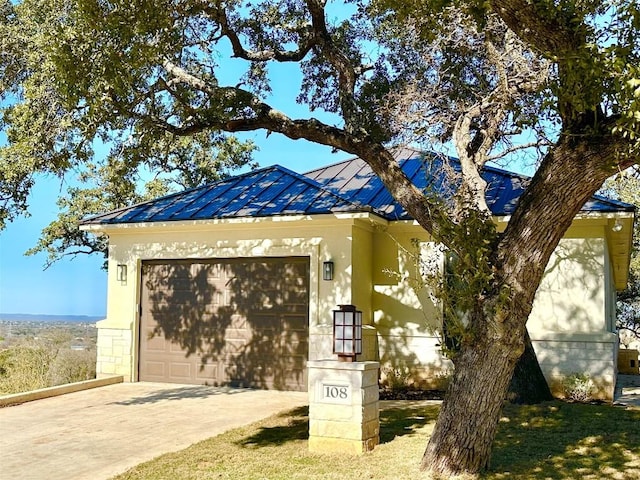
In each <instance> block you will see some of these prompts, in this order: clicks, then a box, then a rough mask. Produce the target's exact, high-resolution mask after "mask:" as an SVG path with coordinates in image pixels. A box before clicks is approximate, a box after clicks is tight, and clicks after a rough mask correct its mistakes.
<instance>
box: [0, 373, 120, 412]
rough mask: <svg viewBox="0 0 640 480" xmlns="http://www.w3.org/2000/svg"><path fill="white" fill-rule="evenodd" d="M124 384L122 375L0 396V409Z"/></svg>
mask: <svg viewBox="0 0 640 480" xmlns="http://www.w3.org/2000/svg"><path fill="white" fill-rule="evenodd" d="M122 382H124V377H123V376H122V375H113V376H109V377H103V378H96V379H93V380H85V381H83V382H75V383H67V384H65V385H57V386H55V387H47V388H41V389H39V390H32V391H31V392H23V393H13V394H10V395H2V396H0V408H2V407H9V406H11V405H19V404H21V403H25V402H32V401H34V400H40V399H42V398H49V397H56V396H58V395H64V394H66V393H73V392H79V391H81V390H88V389H90V388H97V387H104V386H106V385H113V384H115V383H122Z"/></svg>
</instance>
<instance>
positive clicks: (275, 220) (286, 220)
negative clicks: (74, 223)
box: [80, 212, 388, 234]
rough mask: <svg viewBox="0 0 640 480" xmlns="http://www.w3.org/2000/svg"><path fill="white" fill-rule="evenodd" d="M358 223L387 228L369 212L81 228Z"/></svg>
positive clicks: (105, 230) (118, 229) (97, 230)
mask: <svg viewBox="0 0 640 480" xmlns="http://www.w3.org/2000/svg"><path fill="white" fill-rule="evenodd" d="M355 220H367V221H370V222H373V223H377V224H384V225H386V224H388V221H387V220H385V219H384V218H382V217H380V216H378V215H376V214H374V213H370V212H355V213H334V214H318V215H279V216H277V215H276V216H270V217H257V218H256V217H242V218H222V219H208V220H178V221H169V222H137V223H101V224H98V223H94V224H85V225H80V230H82V231H85V232H93V233H106V234H108V233H111V232H125V231H134V230H135V231H139V230H142V229H146V230H149V229H153V230H156V229H157V230H173V229H181V230H184V229H207V228H210V227H212V226H216V227H217V226H220V227H227V228H237V227H244V226H249V225H255V224H263V225H264V224H271V225H272V226H279V227H283V228H286V227H290V226H291V224H292V223H296V222H314V223H315V224H316V225H318V224H320V225H322V224H327V225H335V223H336V221H339V222H341V223H342V222H344V223H348V222H353V221H355Z"/></svg>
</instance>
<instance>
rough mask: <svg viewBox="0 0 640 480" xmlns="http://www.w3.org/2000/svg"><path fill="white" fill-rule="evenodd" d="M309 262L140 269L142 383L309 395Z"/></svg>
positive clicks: (147, 265)
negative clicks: (198, 385) (297, 392)
mask: <svg viewBox="0 0 640 480" xmlns="http://www.w3.org/2000/svg"><path fill="white" fill-rule="evenodd" d="M308 312H309V259H308V258H298V257H293V258H261V259H225V260H220V259H216V260H185V261H182V260H176V261H148V262H143V264H142V292H141V317H140V356H139V379H140V380H142V381H156V382H173V383H188V384H208V385H232V386H242V387H253V388H267V389H278V390H300V391H306V390H307V377H306V365H305V363H306V360H307V358H308V339H309V320H308V318H309V317H308Z"/></svg>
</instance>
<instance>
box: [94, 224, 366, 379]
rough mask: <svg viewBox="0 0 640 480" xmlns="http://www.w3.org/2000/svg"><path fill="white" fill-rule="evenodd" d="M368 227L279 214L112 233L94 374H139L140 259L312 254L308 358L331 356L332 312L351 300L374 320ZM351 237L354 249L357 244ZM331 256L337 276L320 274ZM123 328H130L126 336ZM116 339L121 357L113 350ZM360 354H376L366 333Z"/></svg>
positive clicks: (131, 375)
mask: <svg viewBox="0 0 640 480" xmlns="http://www.w3.org/2000/svg"><path fill="white" fill-rule="evenodd" d="M372 231H373V230H372V227H371V225H370V222H364V223H363V222H360V223H359V224H357V222H355V221H354V219H352V218H349V219H344V220H341V219H337V218H331V219H313V220H312V221H311V220H309V219H308V218H303V219H296V218H289V219H286V218H285V219H280V220H278V221H266V222H263V223H262V224H260V225H256V222H255V221H252V222H250V221H248V222H234V223H230V224H224V223H216V222H212V223H211V224H206V223H204V224H203V223H199V224H196V225H193V224H190V225H187V224H166V225H153V226H148V225H144V224H143V225H138V226H131V227H126V228H119V229H113V230H111V231H110V232H109V261H108V262H109V272H110V273H109V279H108V295H107V318H106V320H104V321H103V322H101V325H100V327H99V328H100V334H99V335H100V340H99V350H100V351H104V352H107V353H105V354H104V355H102V354H101V353H99V355H100V358H99V359H98V373H99V374H107V373H109V374H110V373H121V374H123V375H125V380H127V381H135V380H136V379H137V367H136V365H137V360H138V359H137V352H138V348H137V344H138V339H137V336H138V333H137V329H138V321H139V319H138V309H139V307H138V305H139V302H140V298H139V295H140V283H139V282H140V269H141V265H142V262H143V261H144V260H158V259H167V260H172V259H181V258H191V259H211V258H237V257H271V256H278V257H286V256H305V257H309V258H310V292H309V310H310V311H309V340H310V351H309V357H310V359H312V360H316V359H324V358H331V357H332V349H331V336H332V327H331V325H332V310H334V309H335V308H336V306H337V305H339V304H355V305H357V306H358V308H359V309H360V310H362V311H363V318H364V319H365V323H369V324H370V323H371V319H372V310H371V293H370V292H371V258H372V245H373V243H372ZM354 238H355V241H356V242H357V247H354ZM329 260H331V261H333V262H334V269H335V270H334V280H332V281H325V280H322V273H321V272H322V270H321V269H322V263H323V262H324V261H329ZM117 265H126V266H127V280H126V281H124V282H121V281H118V280H117V279H116V275H115V272H116V270H117ZM122 332H128V335H124V334H123V333H122ZM114 338H118V340H117V343H118V349H122V350H123V351H125V350H126V352H127V353H126V354H123V355H122V356H120V357H116V356H113V355H111V352H113V351H114V350H113V347H112V346H111V344H112V343H113V342H115V340H114ZM365 339H366V340H365V345H364V349H365V352H364V353H365V355H363V359H370V358H371V359H373V357H376V353H375V352H376V343H377V338H376V336H375V335H374V334H372V332H371V331H368V333H366V334H365Z"/></svg>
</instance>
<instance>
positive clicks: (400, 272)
mask: <svg viewBox="0 0 640 480" xmlns="http://www.w3.org/2000/svg"><path fill="white" fill-rule="evenodd" d="M374 252H375V255H374V260H373V274H372V278H373V308H374V325H375V327H376V329H377V330H378V341H379V345H380V346H379V348H380V364H381V375H382V379H383V381H387V382H401V383H402V382H404V383H406V384H408V385H411V386H416V387H418V386H419V387H424V388H439V387H442V386H443V385H444V383H446V380H447V377H448V376H449V375H450V373H451V371H452V369H453V364H452V363H451V361H450V360H448V359H446V358H445V357H443V356H442V355H441V353H440V347H439V342H440V338H439V334H438V331H439V330H440V325H441V318H442V316H441V309H440V307H439V306H438V305H437V304H436V302H434V299H433V298H432V296H430V295H429V292H430V290H431V288H430V287H429V286H428V285H423V284H422V281H423V278H424V277H423V275H422V273H423V270H424V269H425V268H427V269H433V268H435V269H436V270H441V266H442V265H443V259H442V254H441V253H440V252H439V250H437V249H436V248H435V244H434V243H433V242H432V241H431V239H430V237H429V235H428V234H426V232H424V230H422V229H421V228H420V227H418V226H416V225H413V223H409V222H398V223H397V224H393V225H389V226H388V227H387V228H383V229H382V228H379V229H377V231H376V232H375V234H374ZM425 262H426V263H425ZM433 273H437V272H433Z"/></svg>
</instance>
